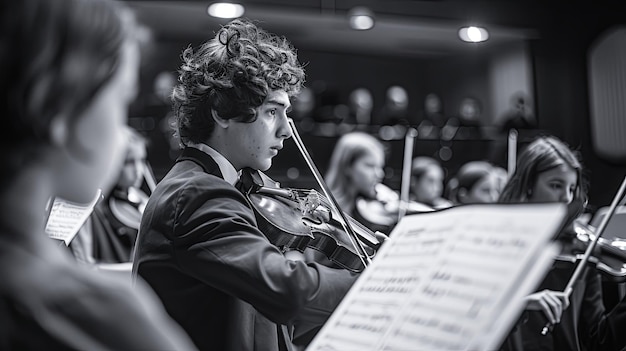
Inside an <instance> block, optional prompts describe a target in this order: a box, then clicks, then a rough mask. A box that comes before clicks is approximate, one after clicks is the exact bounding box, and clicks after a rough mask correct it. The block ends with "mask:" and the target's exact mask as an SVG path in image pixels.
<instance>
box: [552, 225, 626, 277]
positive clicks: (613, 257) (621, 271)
mask: <svg viewBox="0 0 626 351" xmlns="http://www.w3.org/2000/svg"><path fill="white" fill-rule="evenodd" d="M573 231H574V235H573V236H572V237H571V238H568V240H567V241H564V242H563V243H564V247H563V250H562V253H561V254H559V255H558V256H557V257H555V259H556V260H557V261H563V262H571V263H576V262H578V261H579V260H581V259H582V258H583V255H584V252H585V250H586V249H587V247H588V245H589V244H590V243H591V242H593V241H594V240H596V234H595V232H596V229H595V228H592V227H591V226H589V225H587V224H585V223H582V222H579V221H574V223H573ZM595 246H596V247H595V248H594V249H593V251H592V253H591V256H590V257H589V258H588V261H589V263H590V264H592V265H593V266H595V267H596V268H597V269H598V271H599V272H600V273H601V274H602V276H603V277H604V278H605V279H606V280H608V281H610V282H612V283H623V282H626V266H625V265H624V263H626V241H624V240H623V239H605V238H602V237H599V238H598V239H597V241H596V245H595Z"/></svg>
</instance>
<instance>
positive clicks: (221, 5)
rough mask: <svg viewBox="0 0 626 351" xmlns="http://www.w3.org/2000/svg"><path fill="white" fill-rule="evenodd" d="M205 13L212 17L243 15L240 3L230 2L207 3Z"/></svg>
mask: <svg viewBox="0 0 626 351" xmlns="http://www.w3.org/2000/svg"><path fill="white" fill-rule="evenodd" d="M207 13H208V14H209V15H210V16H213V17H219V18H237V17H241V16H242V15H243V13H244V8H243V6H242V5H239V4H233V3H230V2H215V3H212V4H211V5H209V7H208V8H207Z"/></svg>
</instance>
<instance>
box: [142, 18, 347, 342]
mask: <svg viewBox="0 0 626 351" xmlns="http://www.w3.org/2000/svg"><path fill="white" fill-rule="evenodd" d="M182 60H183V62H182V65H181V67H180V70H179V78H178V82H179V84H178V85H177V86H176V87H175V88H174V91H173V94H172V99H173V103H174V111H175V113H176V120H177V130H178V134H179V137H180V140H181V142H182V144H184V146H185V147H184V149H183V151H182V154H181V156H180V157H179V158H178V160H177V161H176V163H175V164H174V166H173V167H172V168H171V169H170V171H169V172H168V173H167V175H166V176H165V177H164V178H163V179H162V180H161V182H160V183H159V184H158V185H157V187H156V188H155V190H154V192H153V193H152V195H151V197H150V199H149V200H148V204H147V205H146V209H145V211H144V214H143V217H142V222H141V226H140V229H139V235H138V238H137V244H136V247H135V256H134V260H133V275H134V276H139V277H143V278H144V279H145V280H146V281H147V282H148V283H149V284H150V285H151V286H152V288H153V289H154V290H155V292H156V293H157V294H158V295H159V297H160V298H161V300H162V301H163V304H164V305H165V308H166V309H167V311H168V312H169V313H170V315H171V316H172V317H173V318H174V319H175V320H176V321H178V322H179V323H180V325H181V326H182V327H183V328H184V329H185V330H186V331H187V333H188V334H189V335H190V336H191V338H192V339H193V341H194V342H195V343H196V345H197V346H198V347H199V348H200V349H202V350H224V351H228V350H233V351H234V350H237V351H239V350H267V351H276V350H287V349H292V345H291V343H292V342H293V343H294V344H299V345H302V344H306V343H307V342H308V341H310V340H311V338H312V336H313V335H315V333H316V331H317V330H318V329H319V328H321V325H322V324H323V323H324V322H325V321H326V319H327V318H328V317H329V316H330V314H331V313H332V311H333V310H334V309H335V308H336V306H337V305H338V304H339V302H340V301H341V299H342V298H343V296H344V295H345V293H346V292H347V291H348V289H349V288H350V286H351V285H352V284H353V282H354V281H355V279H356V274H353V273H350V272H349V271H347V270H345V269H334V268H330V267H326V266H323V265H321V264H318V263H316V262H308V263H307V262H305V261H301V260H291V259H288V258H287V257H286V256H285V253H284V252H283V251H282V250H281V249H279V247H277V246H275V245H273V244H272V243H271V242H270V241H269V240H268V238H267V237H266V235H264V232H263V231H262V229H260V228H259V226H258V222H257V220H256V218H255V213H254V211H253V208H252V207H251V205H250V203H249V202H248V201H247V198H246V197H245V196H244V194H243V193H242V192H240V191H239V189H238V187H236V185H238V183H239V180H238V175H239V172H240V171H241V170H242V169H252V170H258V171H266V170H268V169H269V168H270V167H271V165H272V159H273V158H274V156H276V155H277V154H278V152H279V151H280V150H281V149H282V148H283V143H284V142H285V140H286V139H288V138H290V137H291V136H292V131H291V129H290V126H289V124H288V118H287V112H288V111H289V110H290V108H291V98H292V97H293V96H295V95H297V94H298V92H299V91H300V90H301V89H302V87H303V83H304V80H305V73H304V69H303V67H302V65H301V64H300V63H299V62H298V58H297V55H296V51H295V49H294V48H293V46H292V45H291V44H290V43H289V42H288V41H287V40H286V39H285V38H283V37H279V36H277V35H274V34H271V33H268V32H266V31H265V30H263V29H262V28H259V27H258V26H256V25H255V24H254V23H252V22H250V21H248V20H244V19H236V20H233V21H231V22H229V23H228V24H226V25H224V26H223V27H222V28H221V29H219V31H218V32H217V33H216V35H215V36H214V37H213V38H211V39H209V40H208V41H207V42H205V43H203V44H202V45H200V46H199V47H197V48H191V47H189V48H187V49H185V50H184V52H183V53H182ZM294 220H298V221H299V220H301V219H300V218H294ZM292 326H293V327H295V328H293V329H292V328H291V327H292ZM303 326H306V327H303ZM303 328H305V329H303ZM292 335H293V339H292Z"/></svg>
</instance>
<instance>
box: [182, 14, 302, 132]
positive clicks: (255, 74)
mask: <svg viewBox="0 0 626 351" xmlns="http://www.w3.org/2000/svg"><path fill="white" fill-rule="evenodd" d="M182 60H183V64H182V65H181V67H180V70H179V77H178V82H179V84H178V85H177V86H176V87H175V88H174V91H173V93H172V101H173V105H174V112H175V113H176V121H177V129H178V136H179V137H180V139H181V142H182V143H183V144H186V143H187V142H188V141H191V142H194V143H199V142H202V141H205V140H206V139H207V138H208V137H209V136H210V135H211V133H212V132H213V129H214V125H215V124H214V120H213V118H212V111H214V112H215V113H217V115H218V116H219V117H220V118H224V119H235V120H237V121H241V122H246V123H250V122H253V121H254V120H255V119H256V112H255V108H257V107H259V106H260V105H261V104H262V103H263V101H264V100H265V97H266V96H267V95H268V93H269V92H270V91H272V90H284V91H285V92H287V95H288V96H289V97H292V96H294V95H297V94H298V92H299V91H300V89H301V88H302V86H303V84H304V79H305V74H304V68H303V66H302V65H301V64H300V63H299V62H298V57H297V55H296V51H295V49H294V47H293V46H292V45H291V44H290V43H289V42H288V41H287V39H285V38H284V37H279V36H277V35H275V34H271V33H268V32H266V31H265V30H263V29H261V28H259V27H258V26H257V25H256V24H255V23H252V22H251V21H249V20H245V19H235V20H233V21H231V22H229V23H228V24H226V25H224V26H223V27H222V28H221V29H220V30H219V31H218V32H217V34H216V35H215V37H214V38H212V39H211V40H209V41H207V42H205V43H204V44H202V45H201V46H200V47H199V48H198V49H197V50H196V51H194V50H193V49H192V48H191V47H188V48H187V49H185V50H184V51H183V53H182Z"/></svg>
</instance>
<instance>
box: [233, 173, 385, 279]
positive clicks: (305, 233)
mask: <svg viewBox="0 0 626 351" xmlns="http://www.w3.org/2000/svg"><path fill="white" fill-rule="evenodd" d="M238 187H239V189H240V191H242V192H243V194H244V195H245V196H246V198H247V199H248V201H249V203H250V205H251V207H252V208H253V210H254V212H255V216H256V218H257V222H258V225H259V228H260V229H261V231H262V232H263V233H264V234H265V235H266V237H267V238H268V240H270V242H271V243H272V244H273V245H275V246H277V247H278V248H280V249H281V250H282V251H283V252H286V251H289V250H297V251H300V252H304V251H305V250H307V249H311V250H315V251H317V252H319V253H321V254H322V255H323V256H324V257H325V258H326V259H327V260H328V261H329V262H332V264H334V265H336V266H338V267H341V268H344V269H347V270H350V271H352V272H361V271H363V269H364V268H365V265H364V264H363V260H362V259H361V256H360V254H359V253H358V252H357V251H356V249H355V248H354V245H353V244H352V242H351V238H350V237H349V236H348V235H347V233H346V231H345V230H344V229H343V225H342V222H341V220H340V217H339V216H337V215H336V214H335V213H334V211H333V210H332V209H330V207H328V206H326V205H327V200H326V199H325V198H324V197H323V196H322V195H321V194H319V193H317V192H316V191H314V190H300V189H289V188H281V187H280V186H279V184H278V183H277V182H275V181H274V180H272V179H271V178H269V177H268V176H267V175H265V174H263V173H261V172H259V171H255V170H251V169H244V170H242V176H241V182H240V184H239V185H238ZM349 220H350V222H351V223H349V225H352V226H353V227H354V228H355V232H357V234H358V235H359V239H360V243H361V244H364V245H363V247H364V249H365V252H366V254H367V255H368V258H370V259H371V258H373V257H374V255H375V254H376V249H377V248H378V246H379V245H380V242H378V240H377V239H376V236H375V235H374V233H372V232H371V231H370V230H369V229H367V228H365V227H363V226H362V225H360V224H359V223H358V222H357V221H356V220H352V219H349ZM313 256H316V255H313Z"/></svg>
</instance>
